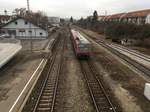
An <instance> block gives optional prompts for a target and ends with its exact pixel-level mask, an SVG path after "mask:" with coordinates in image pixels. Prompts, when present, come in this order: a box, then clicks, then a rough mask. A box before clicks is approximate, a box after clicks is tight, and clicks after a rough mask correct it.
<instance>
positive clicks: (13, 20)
mask: <svg viewBox="0 0 150 112" xmlns="http://www.w3.org/2000/svg"><path fill="white" fill-rule="evenodd" d="M18 19H23V20H26V21H28V22H30V23H32V22H31V21H30V20H28V19H26V18H23V17H16V18H14V19H12V20H11V21H9V22H8V23H6V24H4V25H1V26H0V28H2V27H4V26H7V25H8V24H10V23H12V22H15V21H16V20H18ZM32 24H33V25H35V26H37V27H39V28H41V29H43V30H45V29H44V28H42V27H40V26H38V25H36V24H34V23H32Z"/></svg>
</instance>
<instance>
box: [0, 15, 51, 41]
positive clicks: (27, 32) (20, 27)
mask: <svg viewBox="0 0 150 112" xmlns="http://www.w3.org/2000/svg"><path fill="white" fill-rule="evenodd" d="M1 33H7V34H9V35H10V36H14V37H16V38H18V39H45V38H47V37H48V32H47V31H46V29H43V28H41V27H39V26H37V25H35V24H33V23H31V22H30V21H28V20H26V19H24V18H22V17H17V18H16V19H13V20H11V21H10V22H8V23H6V24H4V25H2V26H1Z"/></svg>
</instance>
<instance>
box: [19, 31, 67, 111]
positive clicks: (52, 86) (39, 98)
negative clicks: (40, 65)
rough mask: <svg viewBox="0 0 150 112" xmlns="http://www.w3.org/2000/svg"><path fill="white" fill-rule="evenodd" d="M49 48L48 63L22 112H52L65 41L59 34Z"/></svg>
mask: <svg viewBox="0 0 150 112" xmlns="http://www.w3.org/2000/svg"><path fill="white" fill-rule="evenodd" d="M59 37H60V38H56V39H55V41H54V43H53V44H52V46H51V47H50V48H49V49H50V50H51V52H52V55H49V56H48V57H49V59H48V62H47V64H46V66H45V68H44V70H43V72H42V74H41V76H40V77H39V79H38V81H37V83H36V85H35V87H34V89H33V90H32V93H31V94H30V97H29V98H28V101H27V102H26V105H25V106H24V108H23V110H22V112H47V111H48V112H53V111H54V107H55V104H56V93H57V88H58V83H59V75H60V72H61V68H62V63H63V53H64V47H65V39H64V38H63V37H62V35H61V34H59Z"/></svg>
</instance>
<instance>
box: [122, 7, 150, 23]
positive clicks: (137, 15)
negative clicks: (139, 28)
mask: <svg viewBox="0 0 150 112" xmlns="http://www.w3.org/2000/svg"><path fill="white" fill-rule="evenodd" d="M149 14H150V9H147V10H140V11H133V12H128V13H127V14H126V15H125V16H124V17H123V18H122V19H123V21H124V22H128V23H135V24H138V25H141V24H146V23H150V22H148V21H149V20H147V19H148V16H149Z"/></svg>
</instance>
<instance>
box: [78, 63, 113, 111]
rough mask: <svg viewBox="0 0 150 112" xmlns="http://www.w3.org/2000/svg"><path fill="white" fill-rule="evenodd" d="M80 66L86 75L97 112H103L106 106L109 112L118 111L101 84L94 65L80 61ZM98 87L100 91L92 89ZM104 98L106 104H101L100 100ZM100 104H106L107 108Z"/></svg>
mask: <svg viewBox="0 0 150 112" xmlns="http://www.w3.org/2000/svg"><path fill="white" fill-rule="evenodd" d="M85 64H86V65H85ZM80 65H81V68H82V73H83V74H84V77H85V80H86V83H87V86H88V89H89V92H90V95H91V97H92V100H93V103H94V107H95V109H96V112H101V111H102V110H101V109H103V108H105V106H106V109H107V111H109V112H116V109H115V107H114V106H113V104H112V103H111V100H110V98H109V97H108V95H107V93H106V91H105V89H104V86H103V84H102V83H101V81H100V80H99V78H98V76H97V75H98V72H97V70H96V69H95V67H94V65H92V64H91V62H89V61H80ZM85 66H88V68H86V67H85ZM86 69H89V71H90V73H88V71H87V70H86ZM88 77H90V78H88ZM91 77H92V78H91ZM96 85H97V86H98V87H99V88H97V89H98V90H97V89H96V90H95V91H94V89H92V88H94V87H95V86H96ZM92 86H93V87H92ZM96 91H98V92H99V93H101V94H102V96H104V97H101V96H98V95H96V93H97V92H96ZM103 98H104V100H105V101H106V102H105V101H102V102H101V100H99V99H103ZM100 102H101V103H104V102H105V106H104V105H103V106H102V105H100ZM99 107H101V108H99Z"/></svg>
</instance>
